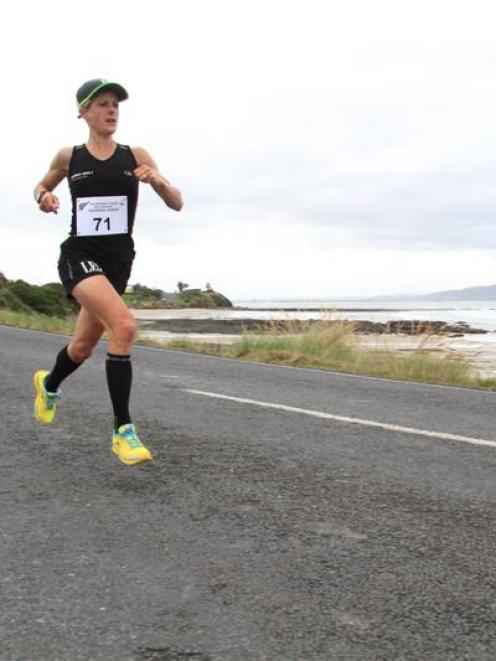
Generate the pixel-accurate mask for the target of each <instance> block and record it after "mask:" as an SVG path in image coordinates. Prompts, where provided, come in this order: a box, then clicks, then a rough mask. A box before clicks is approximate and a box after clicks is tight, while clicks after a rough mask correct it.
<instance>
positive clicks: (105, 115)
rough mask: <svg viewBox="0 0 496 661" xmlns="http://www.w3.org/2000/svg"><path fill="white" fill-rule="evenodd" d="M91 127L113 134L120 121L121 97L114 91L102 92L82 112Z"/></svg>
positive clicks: (105, 133) (102, 132) (98, 131)
mask: <svg viewBox="0 0 496 661" xmlns="http://www.w3.org/2000/svg"><path fill="white" fill-rule="evenodd" d="M80 115H81V117H83V118H84V119H85V120H86V122H87V123H88V126H89V127H90V129H93V130H94V131H96V132H97V133H99V134H103V135H112V134H113V133H114V132H115V131H116V129H117V122H118V121H119V99H118V98H117V96H116V95H115V94H114V92H102V93H101V94H98V95H97V96H96V97H95V98H94V99H93V101H92V102H91V103H90V104H89V106H86V108H83V109H82V110H81V112H80Z"/></svg>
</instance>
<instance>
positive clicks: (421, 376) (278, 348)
mask: <svg viewBox="0 0 496 661" xmlns="http://www.w3.org/2000/svg"><path fill="white" fill-rule="evenodd" d="M142 343H143V344H151V343H149V342H148V341H146V340H143V341H142ZM153 345H154V346H162V347H164V348H168V349H176V350H179V351H190V352H193V353H206V354H210V355H217V356H224V357H227V358H237V359H241V360H246V361H252V362H262V363H278V364H282V365H290V366H295V367H310V368H318V369H328V370H333V371H337V372H347V373H351V374H365V375H368V376H377V377H383V378H388V379H395V380H400V381H417V382H420V383H438V384H444V385H450V386H458V387H464V388H476V389H483V390H492V391H496V379H485V378H482V377H479V375H478V374H477V372H476V371H475V369H474V368H473V367H472V366H471V364H470V362H469V361H468V359H466V358H465V357H464V356H462V355H460V354H459V353H455V352H453V351H448V350H445V349H444V348H443V346H442V338H440V337H439V336H437V335H429V334H422V335H419V336H418V346H417V347H415V348H414V349H413V350H408V351H398V350H395V349H388V348H387V344H386V348H385V349H380V350H379V349H375V348H370V347H363V346H360V342H359V340H357V337H356V336H355V335H354V334H353V323H352V322H346V321H344V322H339V323H333V324H332V325H330V324H325V323H322V324H312V325H310V324H304V323H302V322H292V321H291V322H289V321H288V322H285V324H284V327H283V328H282V327H281V322H277V324H276V323H269V324H264V325H262V326H261V327H260V334H253V335H251V334H248V333H245V334H244V335H243V336H241V337H240V339H239V340H237V341H236V342H234V343H233V344H232V345H225V344H207V343H203V342H192V341H190V340H186V339H184V340H182V339H181V340H171V341H168V342H162V343H161V342H153Z"/></svg>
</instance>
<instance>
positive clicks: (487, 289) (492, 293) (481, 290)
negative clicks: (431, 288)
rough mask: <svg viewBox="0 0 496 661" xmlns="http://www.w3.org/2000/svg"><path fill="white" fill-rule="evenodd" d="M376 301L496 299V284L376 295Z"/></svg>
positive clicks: (374, 298)
mask: <svg viewBox="0 0 496 661" xmlns="http://www.w3.org/2000/svg"><path fill="white" fill-rule="evenodd" d="M371 298H373V300H375V301H395V300H396V301H397V300H415V301H496V285H486V286H484V287H466V288H465V289H447V290H446V291H436V292H433V293H432V294H408V295H399V294H397V295H395V296H374V297H371Z"/></svg>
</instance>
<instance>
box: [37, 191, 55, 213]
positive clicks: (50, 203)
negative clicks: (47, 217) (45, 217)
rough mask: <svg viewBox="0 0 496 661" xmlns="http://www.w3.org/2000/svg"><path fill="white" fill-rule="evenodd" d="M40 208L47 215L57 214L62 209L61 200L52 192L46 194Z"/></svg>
mask: <svg viewBox="0 0 496 661" xmlns="http://www.w3.org/2000/svg"><path fill="white" fill-rule="evenodd" d="M38 206H39V207H40V209H41V211H44V212H45V213H57V211H58V210H59V207H60V202H59V198H58V197H57V196H56V195H54V194H53V193H51V192H50V191H47V192H46V193H43V197H42V198H41V200H40V204H39V205H38Z"/></svg>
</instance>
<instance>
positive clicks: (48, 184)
mask: <svg viewBox="0 0 496 661" xmlns="http://www.w3.org/2000/svg"><path fill="white" fill-rule="evenodd" d="M71 154H72V149H71V147H63V148H62V149H60V151H58V152H57V153H56V154H55V156H54V158H53V160H52V162H51V163H50V167H49V168H48V172H47V173H46V174H45V176H44V177H43V178H42V179H41V181H40V182H39V183H37V184H36V186H35V187H34V191H33V194H34V199H35V200H36V202H37V203H38V206H39V207H40V209H41V211H44V212H45V213H50V212H53V213H57V211H58V208H59V206H60V202H59V199H58V197H57V196H56V195H54V194H53V193H52V191H53V190H54V188H55V187H56V186H58V184H60V182H61V181H62V179H64V177H67V173H68V171H69V162H70V160H71Z"/></svg>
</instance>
